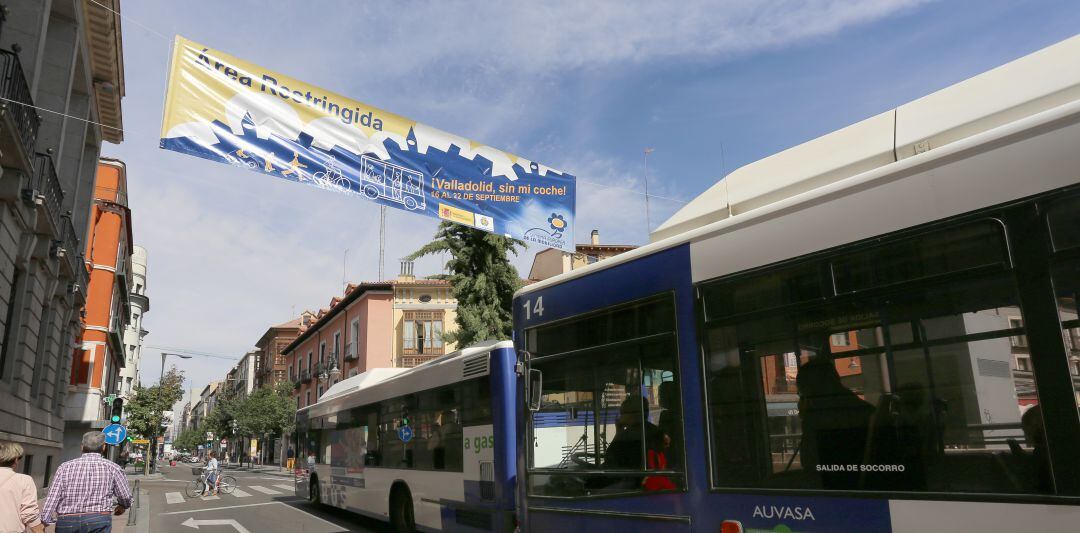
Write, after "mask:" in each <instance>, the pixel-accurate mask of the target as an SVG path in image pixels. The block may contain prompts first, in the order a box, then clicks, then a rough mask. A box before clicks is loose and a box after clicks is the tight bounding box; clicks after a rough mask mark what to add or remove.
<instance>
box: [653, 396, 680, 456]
mask: <svg viewBox="0 0 1080 533" xmlns="http://www.w3.org/2000/svg"><path fill="white" fill-rule="evenodd" d="M657 396H658V397H659V400H660V407H661V408H663V411H661V412H660V420H659V421H658V422H657V427H658V428H659V429H660V432H661V433H664V434H665V436H666V437H667V438H668V439H669V440H670V441H671V442H670V447H668V448H667V452H666V455H667V460H668V462H669V463H672V464H676V465H678V464H682V456H681V455H680V454H681V453H682V449H683V440H682V431H680V429H681V428H680V425H681V424H682V409H680V408H679V407H680V405H679V388H678V386H676V385H675V382H674V381H665V382H663V383H661V384H660V390H659V392H658V394H657Z"/></svg>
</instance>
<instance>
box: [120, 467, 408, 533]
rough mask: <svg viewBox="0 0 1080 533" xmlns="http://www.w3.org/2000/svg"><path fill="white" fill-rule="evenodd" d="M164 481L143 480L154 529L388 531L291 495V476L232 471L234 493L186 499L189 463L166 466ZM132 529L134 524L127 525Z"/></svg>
mask: <svg viewBox="0 0 1080 533" xmlns="http://www.w3.org/2000/svg"><path fill="white" fill-rule="evenodd" d="M161 471H162V473H163V474H164V475H165V478H164V479H155V480H144V481H142V482H141V485H142V490H143V491H145V494H144V495H143V501H142V506H147V505H148V506H149V513H148V515H149V526H150V527H149V531H152V532H154V533H195V532H196V531H198V532H200V533H270V532H278V531H280V532H286V533H337V532H344V531H358V532H359V531H363V532H368V531H377V532H386V531H389V530H390V529H389V527H388V525H386V524H384V523H381V522H378V521H375V520H369V519H367V518H363V517H359V516H356V515H354V514H351V513H346V512H343V511H338V510H336V509H329V508H325V507H315V506H314V505H311V504H310V503H308V502H307V501H306V500H304V499H301V498H297V497H296V496H294V495H293V487H292V476H291V475H287V474H284V473H282V474H277V473H266V472H245V471H228V474H230V475H232V476H234V477H235V478H236V485H237V486H236V489H235V490H234V491H233V493H232V494H222V495H219V496H210V497H204V498H188V496H187V494H186V490H185V489H186V488H187V484H188V482H190V480H191V479H192V477H193V476H192V475H191V466H190V465H180V466H176V467H162V469H161ZM129 529H130V528H129Z"/></svg>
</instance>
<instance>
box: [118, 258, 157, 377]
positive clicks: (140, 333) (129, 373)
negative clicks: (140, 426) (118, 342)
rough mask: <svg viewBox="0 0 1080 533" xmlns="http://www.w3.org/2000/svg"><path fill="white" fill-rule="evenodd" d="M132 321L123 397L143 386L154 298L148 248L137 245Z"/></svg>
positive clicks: (127, 334)
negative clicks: (146, 319) (146, 320)
mask: <svg viewBox="0 0 1080 533" xmlns="http://www.w3.org/2000/svg"><path fill="white" fill-rule="evenodd" d="M128 301H129V302H130V307H131V310H130V318H129V319H128V325H127V327H126V328H124V338H123V341H124V356H125V357H126V361H125V363H124V368H122V369H120V383H119V394H120V395H121V396H123V397H125V398H126V397H129V396H131V391H132V389H133V388H135V387H137V386H139V385H140V384H141V383H140V377H141V376H140V374H139V368H140V364H141V363H142V342H143V337H145V336H146V335H147V334H148V333H150V332H149V331H146V330H145V329H143V327H142V322H143V316H144V315H145V314H146V313H147V312H149V311H150V298H149V297H147V296H146V248H143V247H142V246H138V245H136V246H134V247H132V251H131V294H130V296H129V297H128Z"/></svg>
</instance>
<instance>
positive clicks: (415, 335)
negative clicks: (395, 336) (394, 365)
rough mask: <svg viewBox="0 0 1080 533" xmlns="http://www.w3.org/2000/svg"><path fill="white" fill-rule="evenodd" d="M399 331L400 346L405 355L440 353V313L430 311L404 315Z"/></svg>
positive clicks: (441, 327) (441, 341)
mask: <svg viewBox="0 0 1080 533" xmlns="http://www.w3.org/2000/svg"><path fill="white" fill-rule="evenodd" d="M401 329H402V339H401V346H402V348H403V349H404V350H405V355H438V354H441V353H442V350H443V338H442V334H443V322H442V313H434V312H430V311H422V312H412V313H406V315H405V320H404V322H403V324H402V328H401Z"/></svg>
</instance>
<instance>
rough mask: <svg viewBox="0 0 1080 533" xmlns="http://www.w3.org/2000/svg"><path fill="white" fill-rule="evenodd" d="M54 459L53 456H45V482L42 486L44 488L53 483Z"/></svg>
mask: <svg viewBox="0 0 1080 533" xmlns="http://www.w3.org/2000/svg"><path fill="white" fill-rule="evenodd" d="M52 457H53V456H51V455H46V456H45V482H44V483H42V485H41V486H42V487H48V486H49V482H51V481H52V475H53V471H52Z"/></svg>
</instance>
